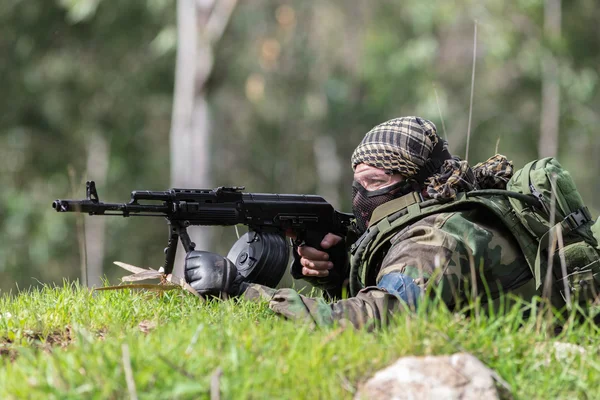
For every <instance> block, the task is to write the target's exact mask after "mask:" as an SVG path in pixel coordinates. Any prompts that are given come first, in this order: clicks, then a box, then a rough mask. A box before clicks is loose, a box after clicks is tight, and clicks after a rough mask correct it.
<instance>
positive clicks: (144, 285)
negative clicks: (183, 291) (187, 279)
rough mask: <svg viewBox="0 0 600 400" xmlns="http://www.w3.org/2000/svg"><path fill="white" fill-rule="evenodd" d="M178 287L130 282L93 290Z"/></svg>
mask: <svg viewBox="0 0 600 400" xmlns="http://www.w3.org/2000/svg"><path fill="white" fill-rule="evenodd" d="M178 288H180V286H179V285H161V284H158V283H156V284H152V283H132V284H130V285H117V286H105V287H100V288H95V289H94V290H122V289H150V290H158V291H167V290H173V289H178Z"/></svg>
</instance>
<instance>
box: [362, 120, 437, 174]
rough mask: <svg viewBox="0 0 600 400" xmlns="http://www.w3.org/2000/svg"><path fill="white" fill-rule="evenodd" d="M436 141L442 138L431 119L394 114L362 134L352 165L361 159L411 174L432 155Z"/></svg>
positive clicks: (368, 163) (390, 170)
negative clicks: (396, 116) (398, 116)
mask: <svg viewBox="0 0 600 400" xmlns="http://www.w3.org/2000/svg"><path fill="white" fill-rule="evenodd" d="M439 141H442V142H443V140H442V139H441V138H440V137H438V135H437V134H436V128H435V125H434V124H433V122H431V121H428V120H426V119H423V118H419V117H402V118H394V119H392V120H389V121H387V122H384V123H382V124H379V125H377V126H376V127H375V128H373V129H371V130H370V131H369V132H368V133H367V134H366V135H365V137H364V138H363V140H362V141H361V142H360V144H359V145H358V147H357V148H356V150H354V153H353V154H352V168H353V169H354V168H356V166H357V165H358V164H361V163H364V164H367V165H370V166H372V167H376V168H381V169H384V170H386V171H388V172H392V173H399V174H401V175H403V176H405V177H412V176H415V175H416V174H417V172H418V171H419V170H420V169H421V167H423V166H424V165H425V163H426V162H427V161H428V160H429V159H430V158H431V154H432V152H433V149H434V148H435V146H436V145H437V144H438V142H439ZM444 147H446V145H445V142H444Z"/></svg>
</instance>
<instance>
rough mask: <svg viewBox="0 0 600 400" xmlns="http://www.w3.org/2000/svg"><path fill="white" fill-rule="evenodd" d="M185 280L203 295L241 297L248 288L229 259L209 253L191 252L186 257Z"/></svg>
mask: <svg viewBox="0 0 600 400" xmlns="http://www.w3.org/2000/svg"><path fill="white" fill-rule="evenodd" d="M184 268H185V271H184V272H185V280H186V281H187V283H189V284H190V285H191V286H192V287H193V288H194V289H196V291H197V292H198V293H200V294H202V295H209V296H219V295H220V294H221V292H225V293H227V294H228V295H231V296H239V295H240V294H242V293H243V292H244V291H245V290H246V288H247V286H248V285H247V284H246V283H244V282H243V280H244V277H243V276H242V275H240V274H239V273H238V270H237V268H236V266H235V265H234V264H233V263H232V262H231V261H229V260H228V259H227V258H225V257H223V256H221V255H219V254H216V253H211V252H208V251H196V250H195V251H190V252H189V253H187V255H186V256H185V267H184Z"/></svg>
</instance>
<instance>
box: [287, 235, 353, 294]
mask: <svg viewBox="0 0 600 400" xmlns="http://www.w3.org/2000/svg"><path fill="white" fill-rule="evenodd" d="M319 249H320V248H319ZM320 250H322V249H320ZM322 251H326V252H327V254H329V261H331V262H332V263H333V268H332V269H330V270H329V275H327V276H324V277H316V276H306V275H303V274H302V264H300V259H301V258H302V257H300V254H298V246H297V245H294V249H293V252H292V255H293V257H294V261H293V262H292V265H291V266H290V274H291V275H292V277H293V278H294V279H303V280H305V281H306V282H308V283H310V284H311V285H313V286H314V287H317V288H319V289H321V290H323V291H325V294H326V295H327V296H328V297H329V298H338V299H339V298H341V297H342V288H343V286H344V283H345V280H346V278H348V275H349V270H350V266H349V259H348V250H347V249H346V242H345V240H342V241H341V242H340V243H338V244H336V245H335V246H333V247H331V248H330V249H328V250H322Z"/></svg>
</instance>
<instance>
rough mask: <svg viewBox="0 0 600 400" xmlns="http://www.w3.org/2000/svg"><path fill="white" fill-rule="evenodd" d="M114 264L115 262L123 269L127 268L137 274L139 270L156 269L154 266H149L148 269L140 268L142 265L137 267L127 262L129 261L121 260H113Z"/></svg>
mask: <svg viewBox="0 0 600 400" xmlns="http://www.w3.org/2000/svg"><path fill="white" fill-rule="evenodd" d="M113 264H115V265H117V266H119V267H121V268H123V269H126V270H127V271H129V272H133V273H135V274H137V273H139V272H145V271H155V270H153V269H152V268H148V269H146V268H140V267H136V266H135V265H131V264H127V263H124V262H121V261H113Z"/></svg>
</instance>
